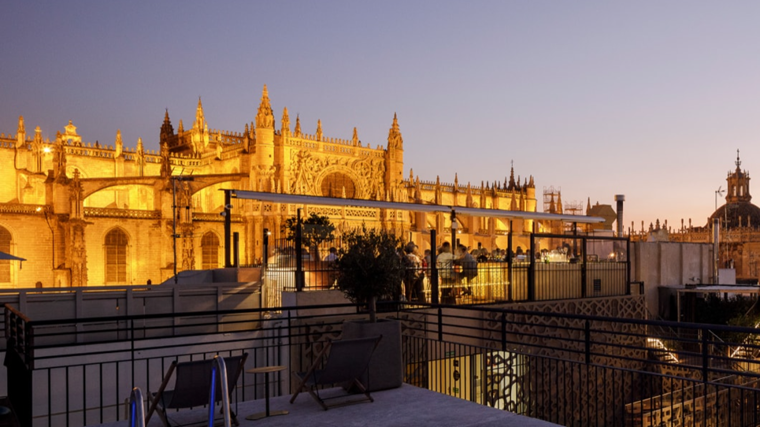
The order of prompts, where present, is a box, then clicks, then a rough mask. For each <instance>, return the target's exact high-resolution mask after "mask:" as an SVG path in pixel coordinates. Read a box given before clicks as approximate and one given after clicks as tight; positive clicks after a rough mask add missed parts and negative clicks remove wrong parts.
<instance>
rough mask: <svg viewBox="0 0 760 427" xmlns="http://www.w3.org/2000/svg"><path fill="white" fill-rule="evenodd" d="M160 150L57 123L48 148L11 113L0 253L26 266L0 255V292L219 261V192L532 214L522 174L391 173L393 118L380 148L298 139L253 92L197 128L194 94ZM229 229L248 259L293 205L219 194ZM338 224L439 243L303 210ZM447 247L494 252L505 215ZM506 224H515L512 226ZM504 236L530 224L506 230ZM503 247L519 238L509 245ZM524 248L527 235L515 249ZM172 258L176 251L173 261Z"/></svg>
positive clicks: (371, 220)
mask: <svg viewBox="0 0 760 427" xmlns="http://www.w3.org/2000/svg"><path fill="white" fill-rule="evenodd" d="M159 145H160V150H159V151H157V152H155V151H151V150H147V149H145V147H144V145H143V142H142V140H141V139H139V140H138V141H137V144H136V147H135V148H130V147H128V146H126V145H125V144H124V142H123V141H122V138H121V133H120V132H119V131H117V132H116V137H115V141H114V143H113V144H112V145H108V146H106V145H100V144H99V143H97V142H96V143H89V142H83V140H82V137H81V136H80V135H79V134H78V133H77V128H76V126H74V125H73V123H72V122H69V124H68V125H67V126H65V128H64V129H63V132H60V131H59V132H57V135H56V137H55V140H54V141H50V140H43V138H42V131H41V129H40V128H39V127H37V128H36V129H35V130H34V131H33V132H27V130H26V124H25V122H24V119H23V117H20V118H19V123H18V129H17V132H16V134H15V135H12V134H8V135H6V134H0V179H1V180H2V182H3V185H2V186H0V251H4V252H8V253H11V254H14V255H17V256H20V257H22V258H25V259H27V261H25V262H24V263H23V265H19V264H18V263H17V262H8V261H0V287H34V286H35V285H36V286H45V287H49V286H52V287H65V286H99V285H118V284H144V283H146V282H148V281H149V280H150V281H151V282H153V283H158V282H160V281H163V280H165V279H167V278H168V277H170V276H171V275H172V273H173V271H174V269H175V259H176V269H177V270H180V271H181V270H188V269H205V268H216V267H222V266H223V264H224V260H223V253H224V250H223V246H222V245H223V244H224V237H223V217H222V216H220V212H222V210H223V209H224V196H223V194H224V193H223V192H222V191H219V190H221V189H238V190H252V191H267V192H282V193H290V194H304V195H320V196H331V197H344V198H346V199H353V198H356V199H372V200H389V201H407V202H415V203H438V204H444V205H451V206H468V207H485V208H498V209H512V210H524V211H536V197H535V185H534V183H533V177H530V178H526V179H524V180H521V179H520V178H519V177H518V178H517V179H515V176H514V170H512V171H511V173H510V176H509V178H505V179H504V180H503V182H501V181H493V182H487V183H486V182H482V183H481V185H480V186H472V185H471V184H469V183H468V184H466V185H464V184H460V183H459V182H458V179H457V178H455V179H454V182H453V183H451V184H446V183H441V181H440V178H438V177H437V178H436V179H435V180H421V179H420V178H419V177H415V176H414V175H413V173H412V172H411V170H410V173H409V175H408V176H405V174H404V141H403V138H402V135H401V130H400V127H399V123H398V120H397V118H396V116H395V115H394V117H393V121H392V124H391V127H390V130H389V134H388V140H387V145H385V146H377V147H375V148H372V147H370V146H369V144H363V143H362V142H361V141H360V140H359V138H358V134H357V130H356V129H354V132H353V136H352V137H351V138H350V139H339V138H332V137H327V136H325V135H323V133H322V124H321V122H318V123H317V128H316V132H315V133H314V134H306V133H303V132H302V129H301V123H300V119H299V118H298V117H296V120H295V123H294V124H293V126H291V121H290V117H289V114H288V110H287V108H285V109H284V110H283V112H282V115H281V117H280V121H279V126H277V125H276V123H275V117H274V112H273V111H272V108H271V105H270V100H269V95H268V92H267V88H266V86H265V87H264V90H263V93H262V97H261V103H260V106H259V108H258V111H257V113H256V115H255V117H254V120H252V121H251V122H250V123H248V124H245V125H244V126H243V130H242V131H239V132H238V131H222V130H216V129H212V128H210V127H209V124H208V123H207V122H206V119H205V114H204V111H203V106H202V104H201V101H200V99H199V101H198V107H197V110H196V115H195V119H194V121H193V123H192V126H190V127H188V128H187V129H185V127H184V125H183V122H182V121H181V120H180V121H179V123H178V124H177V128H176V130H175V128H174V124H173V123H172V121H171V119H170V117H169V112H168V111H167V112H166V114H165V116H164V120H163V125H162V126H161V129H160V135H159ZM232 204H233V208H232V210H231V211H232V232H237V233H239V236H240V244H239V249H238V254H239V259H240V264H242V265H246V264H254V263H256V262H257V261H259V260H260V259H261V256H262V236H263V232H264V229H268V230H270V231H271V232H272V233H273V234H274V238H275V239H277V238H279V237H280V235H279V234H280V233H281V231H280V228H281V224H282V223H284V221H285V219H287V218H289V217H292V216H295V214H296V209H298V208H304V206H290V205H273V204H267V203H257V202H252V201H243V200H236V199H233V202H232ZM305 209H306V211H305V212H303V214H305V215H308V213H310V212H316V213H319V214H321V215H327V216H329V217H330V218H331V220H332V221H333V223H335V224H336V225H338V228H339V229H345V228H347V227H353V226H357V225H360V224H361V223H366V224H368V225H370V226H373V227H382V228H386V229H389V230H393V231H394V232H396V233H398V234H399V235H403V236H405V237H406V236H411V238H412V239H413V240H415V241H416V242H417V243H418V244H419V245H420V246H421V247H423V248H428V247H429V246H430V244H429V241H428V239H429V237H427V236H428V235H429V230H430V229H432V228H434V229H436V230H439V236H442V237H441V241H442V240H443V239H445V238H446V236H447V233H450V230H451V224H450V219H449V218H448V216H447V215H441V214H425V213H415V212H410V211H387V210H377V209H367V208H360V207H351V205H350V202H349V201H347V205H346V206H345V207H340V208H334V207H319V206H307V207H305ZM458 221H459V222H460V232H462V233H463V234H462V235H461V241H462V242H463V243H465V244H467V245H470V246H473V245H477V244H478V243H480V244H481V245H482V246H484V247H486V248H494V247H497V246H498V247H501V248H505V247H506V235H507V233H508V231H509V227H510V224H509V222H508V221H502V220H497V219H493V218H467V217H459V218H458ZM515 222H517V221H515ZM511 226H512V227H513V228H514V231H515V234H516V235H522V234H524V233H523V230H531V229H532V222H531V221H529V220H526V221H519V224H512V225H511ZM517 239H518V240H517V241H516V243H515V245H518V244H520V243H521V241H520V239H521V237H517ZM522 244H523V247H527V241H524V242H522ZM175 250H176V256H175Z"/></svg>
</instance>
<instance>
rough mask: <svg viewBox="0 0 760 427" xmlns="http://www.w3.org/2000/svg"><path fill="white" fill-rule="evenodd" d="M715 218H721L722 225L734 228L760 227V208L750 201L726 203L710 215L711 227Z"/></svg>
mask: <svg viewBox="0 0 760 427" xmlns="http://www.w3.org/2000/svg"><path fill="white" fill-rule="evenodd" d="M714 218H719V219H720V223H721V226H722V227H724V228H728V229H732V228H738V227H740V226H741V227H752V228H758V227H760V208H758V207H757V206H755V205H753V204H752V203H750V202H738V203H726V204H725V205H723V206H721V207H719V208H718V210H716V211H715V212H714V213H713V214H712V215H710V223H708V224H707V226H708V227H709V226H710V224H711V223H712V221H713V219H714Z"/></svg>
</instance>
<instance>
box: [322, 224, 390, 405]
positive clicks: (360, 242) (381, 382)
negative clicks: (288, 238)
mask: <svg viewBox="0 0 760 427" xmlns="http://www.w3.org/2000/svg"><path fill="white" fill-rule="evenodd" d="M342 240H343V247H342V248H341V250H340V251H339V255H338V259H337V260H336V261H335V267H336V270H337V286H338V289H340V290H341V291H343V293H344V294H345V295H346V297H347V298H348V299H350V300H351V301H353V302H355V303H357V304H366V306H367V311H368V312H369V320H364V321H346V322H344V323H343V337H345V338H356V337H361V336H376V335H382V336H383V338H382V340H380V344H379V345H378V347H377V349H376V350H375V353H374V355H373V356H372V361H371V363H370V366H369V369H368V377H369V378H368V380H367V378H365V381H363V382H364V383H365V384H367V385H368V388H369V389H370V390H385V389H388V388H394V387H400V386H401V384H402V382H403V366H402V361H401V324H400V323H399V322H398V321H396V320H380V321H378V319H377V301H378V299H380V298H389V299H394V300H396V301H398V299H399V297H400V294H401V280H402V278H403V276H404V266H403V264H402V261H401V258H400V257H399V255H398V250H399V248H400V247H401V239H399V238H398V237H396V236H395V235H393V234H392V233H389V232H387V231H385V230H376V229H368V228H367V227H366V226H364V225H363V226H362V227H361V228H357V229H355V230H351V231H348V232H347V233H344V234H343V236H342Z"/></svg>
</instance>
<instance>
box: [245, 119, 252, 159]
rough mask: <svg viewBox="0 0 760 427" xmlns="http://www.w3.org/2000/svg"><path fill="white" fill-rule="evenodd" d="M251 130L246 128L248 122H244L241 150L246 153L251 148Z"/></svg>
mask: <svg viewBox="0 0 760 427" xmlns="http://www.w3.org/2000/svg"><path fill="white" fill-rule="evenodd" d="M252 139H253V138H251V131H250V129H249V128H248V123H246V124H245V131H244V132H243V150H244V151H245V152H246V153H247V152H248V151H249V150H250V149H251V141H252Z"/></svg>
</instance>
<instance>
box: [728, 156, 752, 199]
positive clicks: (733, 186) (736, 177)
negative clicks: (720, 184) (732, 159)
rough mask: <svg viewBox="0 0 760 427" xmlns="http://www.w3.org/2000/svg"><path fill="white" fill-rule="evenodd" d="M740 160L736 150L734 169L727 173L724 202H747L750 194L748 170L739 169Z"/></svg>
mask: <svg viewBox="0 0 760 427" xmlns="http://www.w3.org/2000/svg"><path fill="white" fill-rule="evenodd" d="M741 164H742V161H741V160H740V158H739V150H736V169H735V170H734V171H733V172H729V173H728V177H727V178H726V183H727V184H728V194H726V203H740V202H749V201H750V200H752V196H751V195H750V194H749V172H747V171H742V170H741Z"/></svg>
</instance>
